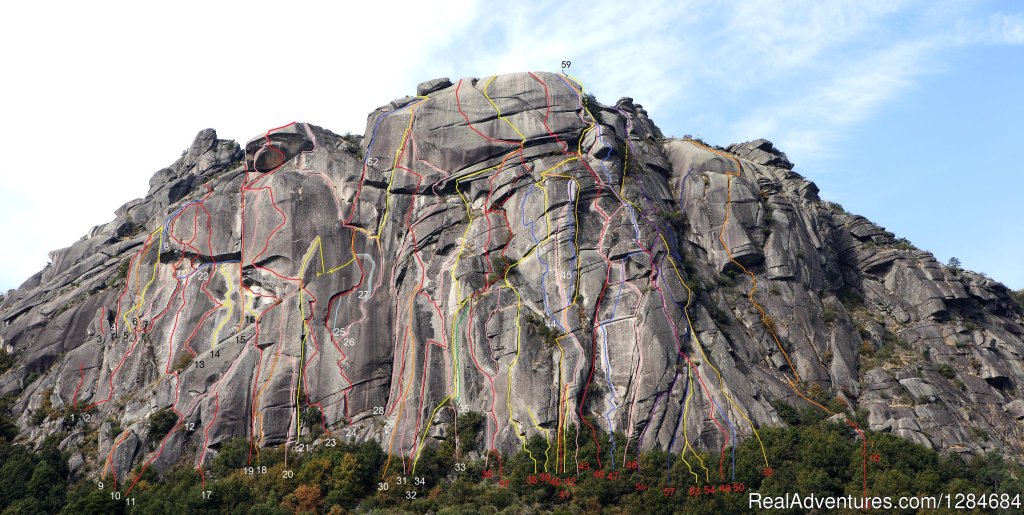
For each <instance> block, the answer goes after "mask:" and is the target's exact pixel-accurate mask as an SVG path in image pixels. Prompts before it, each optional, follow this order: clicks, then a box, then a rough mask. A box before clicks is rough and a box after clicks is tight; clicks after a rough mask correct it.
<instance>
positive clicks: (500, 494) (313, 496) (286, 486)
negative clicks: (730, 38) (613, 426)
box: [0, 402, 1024, 514]
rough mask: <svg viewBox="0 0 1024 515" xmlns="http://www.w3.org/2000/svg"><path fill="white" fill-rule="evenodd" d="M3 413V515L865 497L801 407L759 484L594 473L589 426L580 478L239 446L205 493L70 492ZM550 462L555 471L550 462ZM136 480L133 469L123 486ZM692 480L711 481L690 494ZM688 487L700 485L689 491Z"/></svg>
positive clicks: (540, 509) (657, 472)
mask: <svg viewBox="0 0 1024 515" xmlns="http://www.w3.org/2000/svg"><path fill="white" fill-rule="evenodd" d="M0 408H2V411H3V414H4V416H2V417H0V464H2V465H0V473H2V474H3V476H2V477H3V480H2V481H0V511H2V513H4V514H8V513H58V512H59V513H74V514H89V513H125V512H140V513H346V512H350V511H352V512H367V511H371V510H377V511H379V512H386V513H395V512H398V513H401V512H409V513H424V512H427V511H429V510H433V511H434V512H435V513H438V514H442V513H450V514H461V513H466V514H478V513H584V512H598V511H603V512H606V513H647V514H658V513H673V512H685V513H734V512H742V511H747V493H748V492H751V491H756V492H759V493H761V494H762V495H779V494H785V493H792V492H799V493H812V492H813V493H816V494H817V495H837V496H843V495H847V494H849V495H854V496H857V495H859V494H860V493H861V492H862V491H863V487H864V476H863V464H864V460H865V457H864V454H863V449H862V441H860V440H857V439H856V438H855V437H854V434H853V433H852V432H851V430H850V429H849V428H848V427H846V426H840V425H836V424H832V423H829V422H828V421H826V420H821V417H820V416H816V415H815V414H814V413H812V412H811V411H810V410H805V411H800V410H795V409H794V410H787V412H786V418H787V419H788V420H789V422H790V423H791V426H790V427H787V428H764V429H762V430H761V440H762V441H763V443H764V446H765V452H766V454H767V457H768V461H769V463H770V464H771V470H770V472H768V473H767V475H766V471H765V467H764V457H763V456H762V454H761V449H760V446H759V445H758V443H757V441H756V439H753V438H748V439H746V440H745V441H744V442H743V443H741V444H740V445H739V447H738V448H737V449H736V454H735V477H732V470H733V457H732V455H731V453H730V450H729V449H727V450H726V453H725V455H724V459H722V456H721V455H718V456H712V455H708V454H705V455H702V456H701V459H702V460H703V465H701V463H699V462H698V460H697V459H695V457H694V456H693V455H690V456H689V458H688V460H687V462H688V463H687V462H684V461H683V460H681V459H680V458H679V456H678V455H674V456H669V455H667V454H666V453H664V452H658V451H653V452H649V453H645V454H644V455H642V456H640V457H638V458H637V459H635V460H634V459H633V457H632V456H630V457H627V458H625V459H624V458H623V456H622V454H621V449H623V447H624V444H625V441H624V439H623V438H622V437H621V436H620V435H616V436H615V437H614V440H615V442H614V443H615V445H616V449H617V450H616V451H615V452H616V454H617V459H616V460H615V461H616V463H615V464H614V465H613V464H612V463H610V462H609V460H608V452H609V450H610V449H611V444H612V439H609V438H608V436H607V435H603V436H599V439H600V440H601V449H602V451H601V455H602V460H601V461H600V465H598V459H597V458H598V456H597V452H596V451H597V445H596V444H595V443H594V441H593V440H592V439H591V438H590V437H589V436H590V431H589V429H586V428H584V429H583V430H581V432H580V438H579V442H580V450H579V456H580V458H579V460H578V461H577V460H576V459H574V458H573V456H571V455H570V457H569V458H568V459H567V464H569V465H570V467H571V468H573V469H580V471H579V473H578V474H576V473H574V474H551V475H550V476H549V475H545V474H543V463H544V456H545V454H544V453H545V450H546V447H547V445H546V443H545V442H544V441H543V440H542V439H539V438H535V439H533V440H531V441H530V442H529V443H528V445H527V449H528V451H522V452H520V453H518V454H516V455H515V456H511V457H506V458H505V459H504V460H503V461H502V463H501V467H500V473H499V472H498V466H497V463H498V461H497V459H495V457H493V456H492V457H491V459H490V460H489V463H490V465H489V468H486V469H485V467H484V463H483V461H482V460H465V461H458V460H457V459H456V458H455V446H454V441H453V440H455V439H454V438H449V439H446V440H442V441H441V442H440V443H439V444H437V445H432V446H428V447H425V448H424V450H423V452H422V453H421V455H420V458H419V461H418V462H417V466H416V472H415V474H412V473H410V474H408V475H404V476H402V475H400V474H401V470H402V460H401V458H399V457H392V458H391V459H390V463H389V459H388V456H387V455H386V453H385V452H384V451H382V450H381V448H380V446H379V445H377V444H376V443H373V442H370V443H362V444H351V443H343V442H341V441H339V440H336V439H331V438H329V437H326V436H324V435H320V439H319V443H318V445H317V446H316V447H313V448H312V450H307V451H306V452H298V451H297V448H296V447H293V448H292V450H291V452H290V453H289V454H288V456H287V459H286V457H285V453H284V451H283V449H280V448H278V449H264V450H262V451H261V452H259V453H258V455H257V454H254V455H253V459H252V461H251V462H250V460H249V452H250V450H249V444H248V442H247V441H246V440H244V439H241V438H239V439H235V440H231V441H229V442H227V443H225V444H223V445H222V446H221V447H220V449H219V453H218V454H217V456H216V458H214V459H213V460H211V462H210V464H209V465H210V466H209V467H208V468H207V469H205V470H204V472H203V475H204V476H205V478H204V479H205V484H204V479H203V478H200V475H199V474H198V473H197V471H196V470H195V469H194V468H192V467H191V466H190V465H188V464H182V465H181V466H179V467H178V468H175V469H173V470H171V471H169V472H167V473H166V474H164V475H163V476H158V475H156V474H155V473H153V472H152V471H146V472H145V473H143V475H142V477H141V479H139V480H138V482H137V483H136V484H135V485H134V488H133V489H132V491H131V493H128V492H127V487H128V486H129V484H130V483H131V481H125V482H122V483H119V484H118V486H117V488H116V489H115V488H114V487H113V481H112V480H111V479H110V478H108V479H105V480H101V481H104V482H106V483H107V484H105V485H103V488H100V484H99V482H98V481H97V480H96V479H95V478H92V479H83V480H80V481H77V482H73V481H71V480H70V479H69V471H68V467H67V464H66V458H67V457H68V456H66V454H64V453H62V452H61V451H59V450H58V444H59V442H60V441H61V439H62V438H63V436H64V435H62V434H53V435H50V436H49V437H47V438H46V440H45V441H44V443H43V444H42V446H41V448H40V449H38V450H36V451H34V452H31V451H29V450H27V449H25V448H24V447H22V446H20V445H16V444H13V443H12V441H11V440H12V439H13V438H14V436H15V434H16V430H15V427H14V426H13V425H12V424H11V422H10V420H9V416H8V408H9V402H7V403H5V404H4V405H3V406H0ZM483 422H484V419H483V417H482V416H481V415H480V414H476V413H469V414H465V415H463V416H462V417H460V419H459V425H458V427H459V431H458V440H459V442H460V450H461V452H462V453H471V452H475V451H479V450H480V449H481V448H482V443H483V442H482V441H481V439H480V438H479V435H480V429H481V427H482V425H483ZM570 434H572V433H570ZM570 438H571V437H570ZM868 445H869V448H868V453H869V454H870V456H871V457H870V459H869V460H868V461H869V463H868V470H867V487H868V490H869V492H870V493H871V495H891V496H898V495H908V496H909V495H915V494H929V495H938V494H941V493H947V492H948V493H953V494H955V493H971V492H973V493H977V494H982V493H986V494H987V493H992V492H1000V493H1004V492H1005V493H1010V494H1011V495H1016V494H1019V493H1022V491H1024V481H1022V477H1024V476H1022V472H1024V470H1022V468H1021V467H1020V466H1019V465H1016V464H1012V463H1009V462H1005V461H1003V460H1002V458H1000V457H999V456H997V455H994V454H993V455H988V456H983V457H979V458H975V459H974V460H972V461H970V462H965V461H963V460H961V459H960V458H958V457H956V456H952V457H947V456H941V455H939V454H938V453H936V452H934V451H931V450H929V449H926V448H924V447H921V446H918V445H914V444H911V443H908V442H906V441H904V440H901V439H899V438H896V437H894V436H891V435H888V434H881V433H869V434H868ZM573 448H575V445H573ZM572 454H575V453H572ZM549 456H550V457H551V459H552V460H554V453H553V452H551V453H550V454H549ZM534 459H537V463H538V465H537V466H538V469H537V471H536V472H535V468H534ZM386 466H387V467H389V472H388V473H387V474H386V475H385V474H384V469H385V467H386ZM705 467H706V468H707V472H705V470H704V468H705ZM690 468H692V469H693V471H694V473H693V474H691V472H690ZM552 470H553V461H552ZM138 471H139V468H138V467H136V471H135V473H133V478H134V477H135V475H136V474H137V472H138ZM694 474H695V475H694ZM723 475H724V477H725V480H721V478H722V477H723ZM385 476H386V477H385ZM695 477H697V478H700V479H704V478H705V477H709V478H710V479H711V481H710V482H709V481H707V480H704V481H701V482H699V483H695V482H694V478H695ZM382 478H384V479H382ZM567 479H568V480H569V482H570V483H572V484H567ZM716 479H718V480H716ZM126 482H127V483H129V484H124V483H126ZM556 482H557V483H559V484H558V485H555V484H553V483H556ZM385 483H386V486H385ZM726 485H727V486H726ZM695 486H699V487H700V488H697V489H696V494H695V489H694V488H693V487H695ZM671 487H676V490H675V491H674V492H672V495H668V493H669V492H670V491H668V490H666V488H671ZM726 490H732V491H726ZM782 513H785V511H783V512H782Z"/></svg>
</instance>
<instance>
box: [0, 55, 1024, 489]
mask: <svg viewBox="0 0 1024 515" xmlns="http://www.w3.org/2000/svg"><path fill="white" fill-rule="evenodd" d="M417 93H418V96H417V97H406V98H404V99H400V100H396V101H393V102H391V103H390V104H388V105H385V106H383V107H381V108H379V109H377V110H376V111H374V112H373V113H372V114H371V115H370V116H369V119H368V122H367V129H366V135H365V136H363V137H362V138H361V139H359V137H352V136H338V135H336V134H333V133H331V132H329V131H327V130H325V129H322V128H319V127H316V126H314V125H310V124H305V123H296V124H291V125H288V126H286V127H283V128H279V129H274V130H271V131H269V132H267V133H266V134H264V135H262V136H260V137H258V138H255V139H253V140H252V141H250V142H249V143H248V144H247V145H245V147H244V150H243V148H242V147H240V146H239V145H238V144H236V143H234V142H232V141H224V140H219V139H217V136H216V134H215V133H214V132H213V131H212V130H205V131H202V132H200V133H199V135H198V136H197V137H196V140H195V142H194V143H193V144H192V146H191V147H190V148H189V150H188V151H187V152H186V154H185V155H183V156H182V157H181V158H180V159H179V160H177V161H176V162H175V163H174V164H173V165H171V166H170V167H168V168H166V169H163V170H160V171H159V172H157V173H156V174H155V175H154V176H153V179H152V180H151V182H150V185H151V188H150V191H149V193H148V194H147V195H146V197H145V198H144V199H139V200H133V201H131V202H129V203H127V204H125V205H124V206H122V207H121V208H120V209H118V210H117V212H116V215H117V218H116V219H115V220H114V221H112V222H110V223H108V224H106V225H102V226H98V227H95V228H94V229H93V230H92V231H90V233H89V234H88V235H87V236H86V237H84V238H83V239H82V240H80V241H78V242H77V243H75V244H74V245H72V246H71V247H68V248H66V249H61V250H58V251H55V252H53V253H52V254H51V261H52V262H51V263H50V265H49V266H47V268H46V269H44V270H43V271H42V272H40V273H38V274H36V275H35V276H33V277H32V278H30V279H29V280H28V281H26V282H25V284H23V285H22V286H21V287H20V288H18V289H17V290H14V291H12V292H9V293H8V295H6V297H5V298H4V300H3V301H2V303H0V320H2V321H3V327H2V329H0V337H2V344H3V345H4V347H5V349H8V350H9V351H10V352H11V353H13V354H15V355H16V356H17V362H16V364H15V366H14V367H13V368H12V369H10V370H8V371H7V372H5V373H4V375H3V376H2V377H0V394H11V395H16V396H17V402H16V405H15V410H16V413H18V414H20V417H19V418H18V423H19V425H20V428H21V431H22V438H23V439H24V440H25V441H27V442H38V441H39V440H40V439H41V438H42V437H44V436H45V435H46V434H49V433H51V432H53V431H54V430H56V429H58V428H60V427H63V428H64V429H65V430H68V431H69V433H70V436H69V437H68V440H67V441H66V442H65V443H66V444H67V445H68V446H69V447H71V448H76V449H79V450H80V453H81V454H82V455H83V456H85V459H86V460H87V463H86V464H85V465H84V466H85V467H87V468H88V467H91V470H93V471H95V472H98V473H102V474H108V473H109V474H113V475H114V476H115V477H116V478H120V477H124V476H125V474H126V473H127V472H128V471H129V470H130V469H131V468H132V467H134V466H136V465H138V464H139V463H144V464H146V466H152V467H154V468H156V469H158V470H162V469H165V468H167V467H168V466H170V465H171V464H173V463H175V462H177V461H179V460H180V459H182V458H183V457H185V458H189V459H191V460H192V461H193V463H194V464H196V465H197V466H201V465H202V464H203V463H205V462H208V461H209V459H210V457H211V456H212V455H215V454H216V452H217V449H218V448H219V447H220V445H221V444H223V443H224V442H226V441H227V440H229V439H231V438H234V437H245V438H249V439H250V440H251V442H252V443H253V445H255V446H271V445H281V444H286V445H293V444H295V443H298V442H303V441H308V439H310V438H315V437H316V435H318V434H321V433H323V432H324V431H329V432H331V433H332V434H336V435H340V436H342V437H343V438H352V439H357V440H363V439H376V440H378V441H379V442H381V444H382V445H383V446H384V447H385V448H386V449H389V450H390V451H391V452H392V453H395V454H397V455H403V456H406V457H407V458H408V459H409V460H410V461H415V460H416V459H417V456H418V455H419V451H420V450H421V449H422V448H423V447H424V446H425V445H427V444H428V443H429V442H430V441H431V440H432V439H435V438H436V437H438V436H440V435H445V434H450V433H452V432H453V431H454V428H455V424H454V422H455V421H456V418H457V416H458V415H460V414H464V413H466V412H471V411H472V412H478V413H481V414H483V424H482V431H483V432H484V442H485V445H486V450H497V451H500V452H507V451H514V450H517V449H519V448H521V447H522V446H523V445H524V444H525V442H526V441H527V440H528V439H530V438H531V437H534V436H540V437H542V438H543V439H544V440H545V441H547V442H548V444H549V446H550V447H549V449H548V452H547V453H546V456H541V457H539V458H543V459H546V460H561V458H562V457H563V456H565V455H566V454H567V453H571V452H572V448H574V447H575V445H576V444H575V443H573V442H574V441H575V439H577V438H578V436H583V437H587V438H589V437H590V436H589V435H590V434H591V433H590V431H591V428H600V429H602V430H605V431H616V432H620V433H622V434H623V435H625V437H626V441H627V445H628V447H629V448H633V449H634V450H635V449H637V448H638V449H649V448H654V447H658V448H663V449H668V450H671V451H672V452H676V453H679V452H684V453H685V452H692V449H718V448H721V447H722V445H723V444H726V445H731V444H732V443H733V442H735V441H736V440H740V439H744V438H747V437H750V436H752V435H753V434H754V432H755V431H756V430H757V428H759V427H762V426H771V425H780V424H782V423H783V419H782V416H781V415H780V411H779V410H781V409H782V408H783V407H784V406H783V405H784V404H789V405H793V406H797V407H801V406H813V407H814V408H815V409H819V410H822V411H824V412H826V415H833V414H840V413H845V414H848V415H849V417H847V418H849V419H850V420H859V421H860V424H859V425H860V426H862V427H863V428H871V429H875V430H882V431H891V432H893V433H895V434H897V435H899V436H902V437H904V438H906V439H908V440H912V441H915V442H918V443H922V444H924V445H928V446H932V447H936V448H939V449H942V450H948V451H954V452H963V453H978V452H982V451H987V450H993V449H995V450H1000V451H1003V452H1007V453H1011V454H1017V455H1020V454H1021V453H1022V452H1024V448H1022V444H1021V442H1022V438H1021V437H1022V433H1024V420H1022V419H1024V409H1022V407H1021V405H1020V403H1021V401H1020V400H1019V399H1020V398H1021V396H1022V395H1021V393H1022V386H1024V368H1022V363H1021V355H1022V352H1024V344H1022V335H1024V327H1022V325H1021V324H1022V316H1024V313H1022V310H1021V308H1020V306H1018V305H1017V304H1016V303H1014V301H1013V300H1012V299H1011V298H1010V297H1009V295H1008V292H1007V290H1006V288H1005V287H1004V286H1002V285H1001V284H999V283H996V282H994V281H992V280H989V279H987V278H985V277H983V276H981V275H978V274H974V273H971V272H967V271H961V270H952V269H948V268H945V267H944V266H942V265H940V264H939V263H937V262H936V261H935V258H934V257H933V256H932V255H931V254H929V253H928V252H925V251H921V250H918V249H916V248H913V247H912V246H910V245H909V244H908V243H906V241H905V240H897V239H896V238H895V237H894V236H893V235H892V234H891V233H888V232H886V231H885V230H884V229H883V228H881V227H879V226H877V225H874V224H872V223H871V222H869V221H867V220H865V219H864V218H862V217H859V216H855V215H850V214H846V213H845V212H843V211H842V210H841V208H839V207H838V206H837V205H834V204H830V203H828V202H824V201H822V200H820V199H819V198H818V196H817V188H816V187H815V186H814V184H813V183H811V182H809V181H807V180H806V179H804V178H803V177H801V176H800V175H798V174H797V173H795V172H793V171H792V167H793V165H792V164H791V163H790V162H789V160H788V159H787V158H786V156H785V154H783V153H782V152H780V151H778V150H777V149H775V147H774V146H773V145H772V144H771V143H770V142H768V141H766V140H758V141H754V142H749V143H743V144H739V145H733V146H730V147H729V148H728V149H720V148H712V147H709V146H707V145H705V144H703V143H701V142H699V141H695V140H690V139H683V140H675V139H669V140H666V139H664V138H662V137H661V134H660V131H658V129H657V127H656V126H655V125H654V124H653V122H652V121H651V120H650V119H649V118H648V116H647V113H646V112H645V111H644V110H643V109H642V108H641V106H639V105H636V104H634V103H633V101H632V100H631V99H622V100H620V101H619V102H618V103H616V104H615V105H614V106H604V105H600V104H598V103H596V102H595V101H594V100H593V99H592V98H589V97H587V96H585V95H584V94H583V93H582V91H581V89H580V87H579V86H578V85H577V84H575V83H574V82H572V81H570V80H569V79H568V78H566V77H563V76H559V75H555V74H549V73H536V74H534V73H522V74H512V75H501V76H497V77H489V78H486V79H481V80H477V79H462V80H459V81H457V82H455V83H452V82H451V81H449V80H448V79H435V80H433V81H428V82H425V83H423V84H421V85H420V87H419V88H418V91H417ZM838 416H839V417H840V418H842V417H843V416H842V415H838ZM160 419H169V420H171V421H173V422H174V425H173V427H171V428H170V430H169V431H168V430H167V428H162V429H163V430H160V429H159V428H158V427H157V426H158V425H159V423H157V422H156V421H157V420H160ZM851 424H853V425H855V426H856V425H858V424H857V423H855V422H851ZM165 435H166V436H165ZM608 451H609V455H614V453H619V454H620V455H621V453H622V452H623V449H609V450H608ZM76 456H77V454H76ZM81 459H82V457H81V456H79V457H78V460H81ZM82 466H83V465H82V463H81V462H78V463H76V470H77V469H78V468H79V467H82Z"/></svg>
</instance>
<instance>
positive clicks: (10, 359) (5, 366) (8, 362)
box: [0, 349, 17, 374]
mask: <svg viewBox="0 0 1024 515" xmlns="http://www.w3.org/2000/svg"><path fill="white" fill-rule="evenodd" d="M15 363H17V360H16V359H15V358H14V354H9V353H8V352H7V351H6V350H4V349H0V374H3V373H4V372H7V371H8V370H10V369H12V368H14V364H15Z"/></svg>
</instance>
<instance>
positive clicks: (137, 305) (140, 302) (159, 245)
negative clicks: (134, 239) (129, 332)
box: [121, 226, 164, 329]
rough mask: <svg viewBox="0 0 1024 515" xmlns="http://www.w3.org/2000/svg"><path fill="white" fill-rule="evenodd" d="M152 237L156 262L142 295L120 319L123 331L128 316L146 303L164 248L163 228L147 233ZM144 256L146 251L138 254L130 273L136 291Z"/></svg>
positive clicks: (126, 325)
mask: <svg viewBox="0 0 1024 515" xmlns="http://www.w3.org/2000/svg"><path fill="white" fill-rule="evenodd" d="M154 235H157V246H156V249H157V250H156V261H154V262H153V270H152V272H151V273H150V274H149V282H147V283H146V285H145V286H143V287H142V293H140V294H139V297H138V301H137V302H136V303H135V306H133V307H132V309H129V310H128V311H126V312H125V314H124V315H121V319H122V320H124V324H125V325H124V327H125V329H127V328H128V326H129V324H130V322H128V315H130V314H132V313H133V312H135V311H137V310H139V309H141V308H142V305H143V304H145V302H146V292H148V291H149V287H150V286H152V285H153V282H154V281H155V280H156V268H157V267H158V266H160V251H161V249H163V246H164V243H163V242H164V228H163V226H160V228H159V229H157V230H155V231H153V232H151V233H149V236H150V237H153V236H154ZM149 248H150V249H152V248H153V245H152V244H151V245H150V246H149ZM145 254H146V249H143V250H142V251H141V252H139V260H138V262H136V263H135V270H134V271H133V272H132V275H133V276H135V288H136V289H138V287H139V279H138V277H139V276H138V272H139V269H140V268H142V257H143V256H144V255H145Z"/></svg>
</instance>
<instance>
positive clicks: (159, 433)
mask: <svg viewBox="0 0 1024 515" xmlns="http://www.w3.org/2000/svg"><path fill="white" fill-rule="evenodd" d="M177 423H178V414H177V413H175V412H174V410H172V409H171V408H163V409H159V410H157V411H155V412H153V414H151V415H150V416H149V435H150V436H151V437H152V439H154V440H158V439H161V438H163V437H165V436H167V433H170V432H171V429H174V426H175V424H177Z"/></svg>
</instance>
